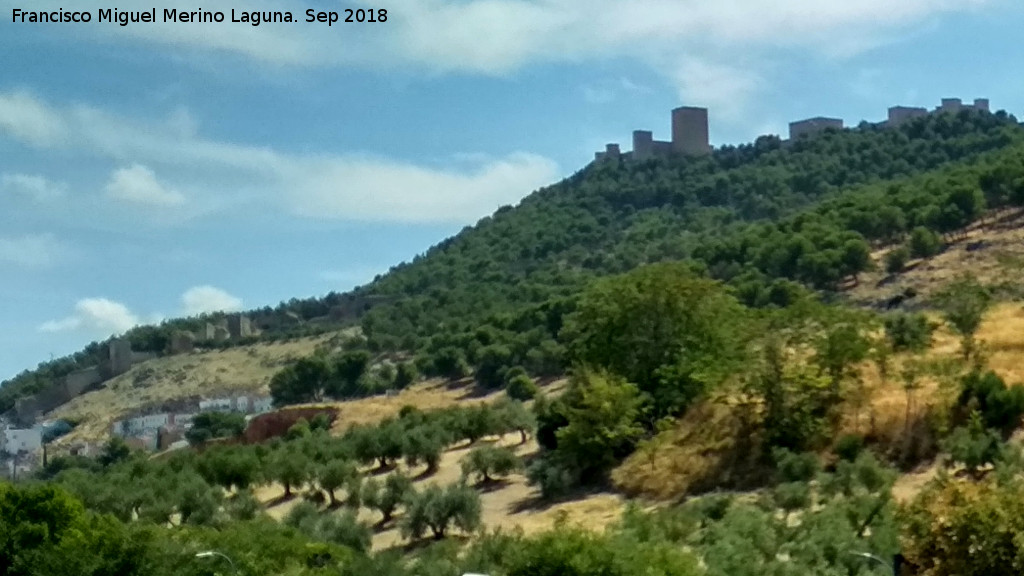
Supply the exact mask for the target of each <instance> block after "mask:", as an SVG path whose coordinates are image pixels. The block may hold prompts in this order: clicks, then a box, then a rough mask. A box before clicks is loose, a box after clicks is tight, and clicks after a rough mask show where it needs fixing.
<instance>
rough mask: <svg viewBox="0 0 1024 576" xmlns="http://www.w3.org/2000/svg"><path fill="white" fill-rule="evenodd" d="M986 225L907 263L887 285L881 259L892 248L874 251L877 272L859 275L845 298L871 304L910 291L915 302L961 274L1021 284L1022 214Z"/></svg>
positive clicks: (1023, 269)
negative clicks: (939, 250)
mask: <svg viewBox="0 0 1024 576" xmlns="http://www.w3.org/2000/svg"><path fill="white" fill-rule="evenodd" d="M994 220H1000V221H998V222H996V221H994ZM986 223H987V225H986V226H984V227H983V226H981V225H980V224H975V225H972V226H971V227H970V229H968V231H967V235H966V237H965V238H964V239H963V240H960V241H958V242H956V243H954V244H952V245H951V246H949V248H948V249H947V250H946V251H945V252H943V253H942V254H939V255H937V256H934V257H932V258H929V259H927V260H914V261H911V262H910V263H909V264H908V266H907V269H906V270H905V271H904V272H902V273H900V274H898V275H897V276H896V277H895V281H893V282H891V283H883V280H884V279H885V277H886V274H885V266H884V257H885V254H886V253H887V252H888V251H889V250H891V249H892V247H886V248H884V249H881V250H878V251H876V252H875V253H874V254H873V255H872V259H873V260H874V262H875V265H876V267H877V270H875V271H874V272H869V273H865V274H862V275H861V279H860V280H861V281H860V284H859V285H857V286H855V287H853V288H852V289H850V290H849V292H848V293H847V294H848V295H849V296H850V298H851V299H852V300H853V301H855V302H858V303H868V304H874V303H876V302H878V301H881V300H884V299H886V298H889V297H891V296H893V295H895V294H898V293H901V292H902V291H903V290H904V289H905V288H909V287H913V288H914V289H916V290H917V292H918V294H920V296H919V297H918V298H920V299H926V298H927V297H928V296H930V295H931V294H933V293H934V292H935V291H936V290H938V289H940V288H942V287H943V286H944V285H945V284H946V283H947V282H948V281H949V280H951V279H952V278H953V277H954V276H956V275H957V274H959V273H963V272H970V273H972V274H974V276H976V277H977V278H978V279H979V280H980V281H981V282H983V283H987V284H1002V283H1005V282H1019V281H1021V280H1024V211H1021V212H1017V213H1008V214H1006V215H1005V216H1004V217H1002V218H999V219H989V220H987V221H986ZM978 242H983V243H984V246H983V247H981V248H979V249H976V250H973V251H969V250H968V249H967V247H968V246H969V245H971V244H972V243H978Z"/></svg>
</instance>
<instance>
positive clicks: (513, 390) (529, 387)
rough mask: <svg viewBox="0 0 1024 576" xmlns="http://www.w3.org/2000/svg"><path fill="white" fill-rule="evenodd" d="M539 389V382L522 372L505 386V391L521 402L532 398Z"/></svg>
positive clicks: (510, 396)
mask: <svg viewBox="0 0 1024 576" xmlns="http://www.w3.org/2000/svg"><path fill="white" fill-rule="evenodd" d="M538 391H539V389H538V388H537V384H536V383H534V381H533V379H532V378H530V377H529V376H527V375H526V374H520V375H518V376H516V377H514V378H512V379H511V380H510V381H509V383H508V385H506V386H505V393H506V394H508V396H509V398H512V399H513V400H519V401H521V402H526V401H527V400H532V399H533V397H534V396H536V395H537V392H538Z"/></svg>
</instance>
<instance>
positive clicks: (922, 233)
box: [908, 226, 943, 258]
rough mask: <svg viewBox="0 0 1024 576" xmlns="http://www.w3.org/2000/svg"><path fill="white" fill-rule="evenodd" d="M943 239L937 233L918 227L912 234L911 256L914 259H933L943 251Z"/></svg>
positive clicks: (910, 243)
mask: <svg viewBox="0 0 1024 576" xmlns="http://www.w3.org/2000/svg"><path fill="white" fill-rule="evenodd" d="M942 244H943V243H942V237H941V236H940V235H939V234H937V233H936V232H934V231H932V230H930V229H928V228H925V227H924V226H917V227H915V228H914V230H913V231H911V233H910V242H909V246H908V248H909V249H910V256H912V257H913V258H931V257H932V256H935V255H936V254H938V253H939V252H941V251H942Z"/></svg>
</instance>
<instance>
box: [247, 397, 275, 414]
mask: <svg viewBox="0 0 1024 576" xmlns="http://www.w3.org/2000/svg"><path fill="white" fill-rule="evenodd" d="M273 409H274V399H273V398H271V397H270V396H265V397H263V398H253V399H252V411H253V413H254V414H263V413H264V412H270V411H271V410H273Z"/></svg>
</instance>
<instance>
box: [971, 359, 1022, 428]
mask: <svg viewBox="0 0 1024 576" xmlns="http://www.w3.org/2000/svg"><path fill="white" fill-rule="evenodd" d="M957 404H959V406H960V407H961V409H962V410H973V409H976V410H977V411H978V412H979V413H980V415H981V419H982V422H983V424H984V426H985V427H986V428H994V429H996V430H999V431H1000V432H1003V433H1008V432H1010V431H1011V430H1013V429H1014V428H1016V427H1017V426H1019V425H1020V421H1021V416H1022V415H1024V386H1021V385H1020V384H1015V385H1013V386H1010V387H1007V386H1006V383H1005V382H1004V381H1003V379H1002V378H1000V377H999V375H998V374H996V373H995V372H992V371H989V372H986V373H985V374H981V373H979V372H977V371H975V372H971V373H970V374H968V375H967V376H965V377H964V379H963V381H962V385H961V390H960V397H959V398H958V401H957Z"/></svg>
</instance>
